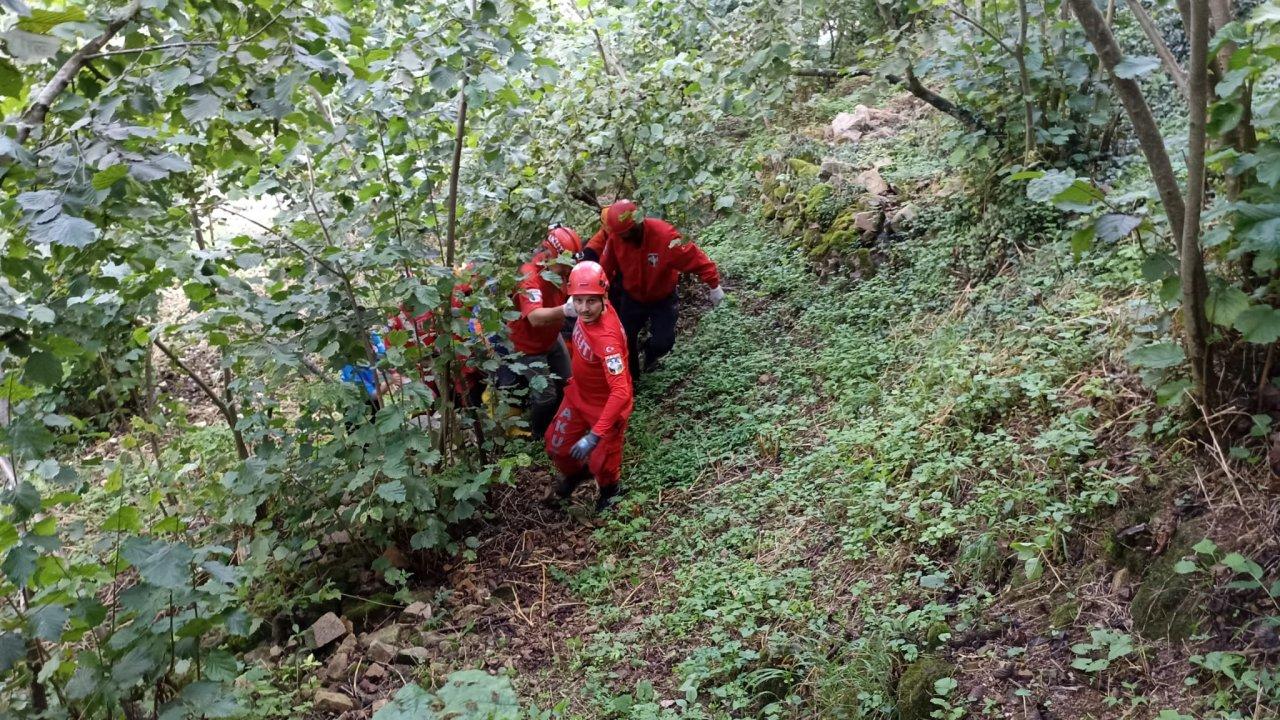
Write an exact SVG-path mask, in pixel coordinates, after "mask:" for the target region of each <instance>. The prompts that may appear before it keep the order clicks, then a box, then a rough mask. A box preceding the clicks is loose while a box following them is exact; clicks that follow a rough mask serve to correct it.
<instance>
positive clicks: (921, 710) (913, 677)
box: [898, 655, 956, 720]
mask: <svg viewBox="0 0 1280 720" xmlns="http://www.w3.org/2000/svg"><path fill="white" fill-rule="evenodd" d="M955 670H956V667H955V665H952V664H951V663H949V662H947V661H946V660H943V659H942V658H939V657H937V656H936V655H924V656H922V657H921V658H920V659H918V660H916V661H915V662H913V663H911V664H910V665H908V666H907V667H906V669H905V670H903V671H902V677H900V678H899V679H898V720H928V718H929V713H931V712H933V710H934V708H935V706H934V704H933V684H934V683H936V682H938V681H939V680H941V679H942V678H945V677H951V675H952V674H954V673H955Z"/></svg>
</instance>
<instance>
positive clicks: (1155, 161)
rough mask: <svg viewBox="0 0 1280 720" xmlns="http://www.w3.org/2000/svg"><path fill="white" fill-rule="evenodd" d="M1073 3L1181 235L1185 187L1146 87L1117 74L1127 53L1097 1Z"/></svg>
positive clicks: (1173, 225) (1171, 225) (1173, 226)
mask: <svg viewBox="0 0 1280 720" xmlns="http://www.w3.org/2000/svg"><path fill="white" fill-rule="evenodd" d="M1070 3H1071V11H1072V12H1073V13H1075V16H1076V18H1078V19H1079V21H1080V26H1081V27H1082V28H1083V29H1084V34H1085V36H1086V37H1087V38H1088V39H1089V43H1090V44H1092V45H1093V49H1094V52H1096V53H1097V54H1098V59H1099V60H1100V61H1101V62H1102V67H1103V68H1104V69H1106V71H1107V75H1108V76H1109V77H1110V78H1111V86H1112V87H1113V88H1115V91H1116V95H1119V96H1120V102H1121V103H1122V104H1123V105H1124V109H1125V113H1126V114H1127V115H1128V116H1129V122H1130V123H1132V124H1133V132H1134V135H1136V136H1137V138H1138V145H1139V146H1141V148H1142V154H1143V155H1144V156H1145V157H1146V159H1147V166H1148V167H1149V168H1150V169H1151V176H1152V179H1153V180H1154V181H1155V184H1156V191H1157V192H1158V193H1159V194H1160V202H1161V203H1162V204H1163V205H1164V213H1165V217H1166V218H1168V220H1169V228H1170V231H1171V232H1172V233H1173V234H1174V236H1175V237H1179V236H1180V235H1179V234H1180V233H1181V231H1182V227H1183V222H1182V221H1183V217H1184V216H1185V214H1186V210H1185V205H1184V204H1183V200H1182V192H1181V189H1180V188H1179V187H1178V178H1177V176H1176V175H1174V174H1173V165H1172V164H1170V162H1169V154H1168V153H1167V152H1166V151H1165V147H1164V137H1163V136H1162V135H1161V134H1160V128H1159V126H1158V125H1156V120H1155V117H1154V116H1153V115H1152V114H1151V107H1150V106H1149V105H1147V100H1146V98H1145V97H1143V95H1142V89H1141V88H1140V87H1139V86H1138V83H1137V82H1135V81H1133V80H1131V79H1126V78H1122V77H1117V76H1116V73H1115V69H1116V65H1117V64H1119V62H1120V60H1121V58H1122V57H1123V53H1121V52H1120V46H1119V45H1117V44H1116V39H1115V37H1114V36H1113V35H1112V34H1111V29H1110V28H1108V27H1107V25H1106V23H1105V22H1104V20H1103V17H1102V13H1100V12H1098V8H1097V7H1096V6H1095V5H1094V4H1093V0H1070Z"/></svg>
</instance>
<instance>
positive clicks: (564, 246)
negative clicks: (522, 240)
mask: <svg viewBox="0 0 1280 720" xmlns="http://www.w3.org/2000/svg"><path fill="white" fill-rule="evenodd" d="M542 247H543V248H545V249H546V250H547V251H548V252H550V253H551V254H552V255H553V256H555V255H560V254H563V253H569V254H570V255H577V254H578V253H580V252H582V238H580V237H578V233H576V232H574V231H573V230H572V229H571V228H567V227H565V226H564V225H561V224H560V223H555V224H553V225H552V226H551V227H550V228H548V229H547V239H545V240H543V241H542Z"/></svg>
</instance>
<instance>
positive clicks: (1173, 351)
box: [1129, 342, 1187, 369]
mask: <svg viewBox="0 0 1280 720" xmlns="http://www.w3.org/2000/svg"><path fill="white" fill-rule="evenodd" d="M1186 357H1187V356H1186V355H1185V354H1184V353H1183V352H1182V347H1181V346H1180V345H1177V344H1174V343H1168V342H1162V343H1153V344H1151V345H1147V346H1145V347H1140V348H1137V349H1135V350H1132V351H1130V353H1129V362H1131V363H1133V364H1134V365H1136V366H1137V367H1140V368H1155V369H1161V368H1171V367H1174V366H1176V365H1180V364H1182V361H1183V360H1185V359H1186Z"/></svg>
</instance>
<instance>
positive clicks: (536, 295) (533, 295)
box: [524, 288, 542, 302]
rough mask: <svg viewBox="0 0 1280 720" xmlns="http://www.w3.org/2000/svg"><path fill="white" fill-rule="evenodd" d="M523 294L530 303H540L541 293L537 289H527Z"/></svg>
mask: <svg viewBox="0 0 1280 720" xmlns="http://www.w3.org/2000/svg"><path fill="white" fill-rule="evenodd" d="M524 294H525V297H527V298H529V301H530V302H542V291H541V290H539V289H538V288H529V289H528V290H525V291H524Z"/></svg>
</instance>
